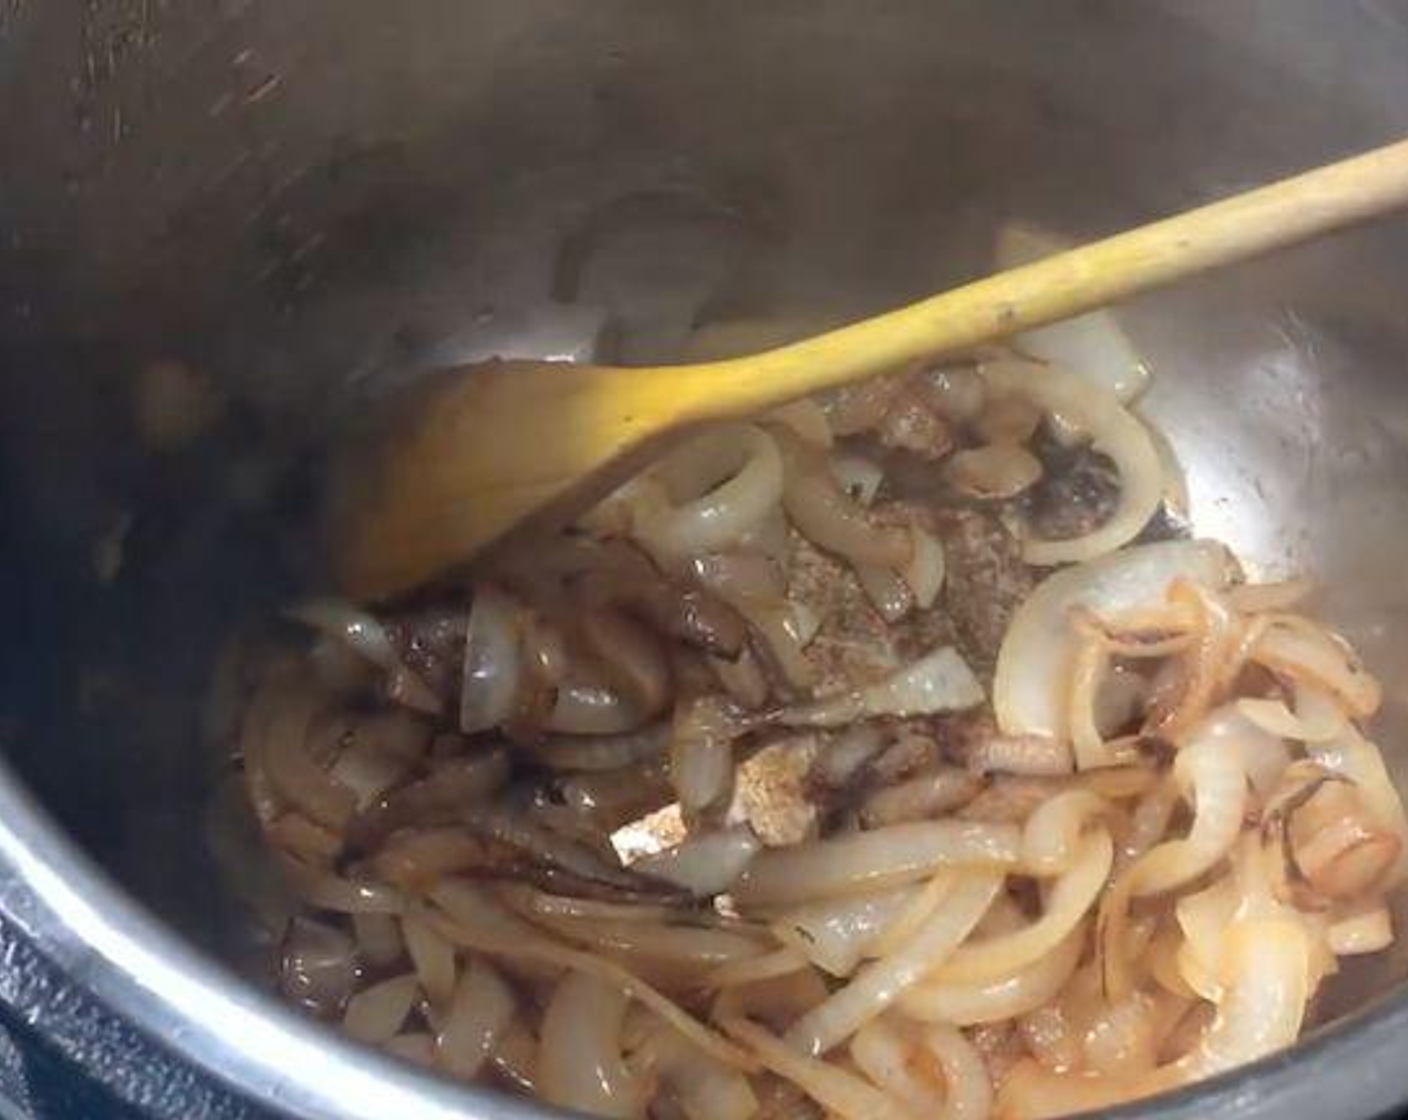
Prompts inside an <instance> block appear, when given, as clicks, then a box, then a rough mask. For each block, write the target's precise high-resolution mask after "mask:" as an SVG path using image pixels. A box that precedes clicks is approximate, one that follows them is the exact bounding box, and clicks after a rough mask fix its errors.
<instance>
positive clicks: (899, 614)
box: [855, 564, 914, 625]
mask: <svg viewBox="0 0 1408 1120" xmlns="http://www.w3.org/2000/svg"><path fill="white" fill-rule="evenodd" d="M855 572H856V578H857V579H858V580H859V581H860V585H861V588H862V589H863V590H864V591H865V594H866V597H867V598H868V599H869V600H870V603H871V605H872V606H873V607H874V608H875V609H876V610H877V611H879V612H880V617H881V618H883V619H884V620H885V621H886V622H888V623H891V624H892V625H893V624H894V623H896V622H898V621H900V619H902V618H904V616H905V615H907V614H909V612H910V611H911V610H913V609H914V595H913V593H912V592H911V591H910V589H909V584H907V583H906V582H905V581H904V579H902V578H901V576H900V574H899V573H898V572H895V571H892V570H891V569H889V568H877V567H875V566H874V565H870V564H862V565H860V566H859V567H857V568H856V570H855Z"/></svg>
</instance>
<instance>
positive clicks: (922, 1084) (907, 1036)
mask: <svg viewBox="0 0 1408 1120" xmlns="http://www.w3.org/2000/svg"><path fill="white" fill-rule="evenodd" d="M904 1026H906V1027H907V1026H908V1024H905V1025H904ZM913 1034H914V1032H913V1031H912V1030H908V1029H902V1027H901V1025H900V1024H899V1023H897V1022H896V1021H895V1020H894V1019H892V1018H890V1017H884V1016H882V1017H880V1018H877V1019H872V1020H870V1022H868V1023H866V1024H865V1026H863V1027H861V1028H860V1030H858V1031H856V1034H855V1037H854V1038H852V1039H851V1045H850V1056H851V1060H852V1061H853V1062H855V1064H856V1068H857V1069H859V1070H860V1071H861V1073H863V1074H865V1076H866V1077H868V1078H870V1080H871V1081H872V1082H874V1083H875V1084H876V1085H877V1086H878V1087H879V1088H881V1089H883V1090H884V1091H885V1092H887V1093H889V1094H890V1095H891V1096H892V1097H894V1098H895V1099H896V1100H899V1101H903V1102H904V1104H905V1106H906V1107H907V1108H908V1110H909V1112H910V1114H911V1115H914V1116H927V1115H938V1114H939V1113H941V1112H942V1111H943V1104H944V1100H943V1094H942V1093H941V1092H940V1091H939V1087H938V1086H937V1085H934V1084H932V1083H929V1082H927V1081H926V1080H925V1078H924V1076H923V1075H922V1074H921V1073H919V1072H917V1071H916V1070H915V1069H914V1064H915V1063H914V1061H913V1058H914V1054H913V1050H914V1047H915V1039H914V1038H913V1037H912V1036H913ZM984 1076H986V1074H985V1075H984Z"/></svg>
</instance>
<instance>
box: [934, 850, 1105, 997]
mask: <svg viewBox="0 0 1408 1120" xmlns="http://www.w3.org/2000/svg"><path fill="white" fill-rule="evenodd" d="M1113 860H1114V845H1113V844H1112V843H1111V842H1110V834H1109V833H1108V832H1106V831H1105V830H1104V829H1103V828H1102V829H1099V830H1098V831H1095V832H1091V833H1090V834H1088V835H1087V836H1086V837H1085V838H1084V839H1083V840H1082V841H1081V844H1080V850H1079V852H1078V853H1077V855H1076V858H1075V861H1074V862H1073V863H1072V864H1071V868H1070V870H1069V871H1067V872H1066V873H1065V874H1063V875H1062V876H1061V877H1060V878H1058V879H1057V880H1056V882H1055V885H1054V886H1053V887H1052V889H1051V894H1050V897H1049V898H1048V899H1047V902H1046V909H1045V911H1044V912H1043V913H1042V915H1041V917H1039V918H1037V919H1036V920H1035V921H1033V922H1031V923H1030V924H1028V925H1026V926H1023V927H1022V928H1021V929H1018V930H1013V931H1012V932H1011V933H1003V934H998V935H997V936H995V937H985V938H983V939H982V940H981V941H971V942H969V943H967V944H965V945H964V946H963V947H962V948H960V949H959V950H958V951H957V952H956V953H954V954H953V956H952V957H951V958H950V959H949V961H948V963H947V964H945V965H943V966H942V967H940V968H939V969H937V970H936V971H934V973H933V976H934V978H935V979H936V980H943V981H945V982H949V983H965V984H974V983H980V982H983V981H990V980H997V979H999V978H1001V977H1002V976H1004V975H1007V974H1010V973H1012V972H1015V971H1016V970H1017V969H1019V968H1024V967H1026V966H1027V965H1029V964H1031V963H1032V961H1035V960H1039V959H1040V958H1042V957H1043V956H1045V955H1046V954H1048V953H1050V952H1051V951H1052V950H1053V949H1055V948H1056V946H1057V945H1059V944H1060V943H1061V942H1062V941H1064V940H1065V939H1066V938H1067V937H1068V936H1069V935H1070V932H1071V930H1073V929H1075V927H1076V926H1077V925H1078V924H1079V923H1080V921H1081V919H1082V918H1084V917H1085V915H1086V914H1087V913H1088V912H1089V911H1090V909H1091V907H1092V906H1094V905H1095V901H1096V899H1097V898H1098V897H1099V896H1100V892H1101V891H1102V890H1103V889H1104V887H1105V880H1106V878H1107V877H1108V875H1109V873H1110V865H1111V863H1112V862H1113Z"/></svg>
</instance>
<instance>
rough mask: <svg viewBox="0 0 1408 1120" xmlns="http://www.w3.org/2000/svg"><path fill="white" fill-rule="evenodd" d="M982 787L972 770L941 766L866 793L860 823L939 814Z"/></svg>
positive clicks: (875, 824) (970, 797) (874, 825)
mask: <svg viewBox="0 0 1408 1120" xmlns="http://www.w3.org/2000/svg"><path fill="white" fill-rule="evenodd" d="M982 788H983V780H982V779H981V778H980V777H978V776H977V775H976V774H974V773H972V772H971V771H968V770H963V769H960V768H959V767H957V766H941V767H939V768H937V769H935V770H932V771H930V772H929V773H927V774H920V775H919V776H918V777H916V778H910V779H909V780H908V781H905V782H900V783H899V784H898V785H893V786H886V787H885V788H883V789H878V790H876V791H875V792H874V793H872V794H870V795H869V796H867V797H866V799H865V800H864V801H863V802H862V803H861V807H860V819H861V823H862V824H864V825H865V826H866V827H867V828H878V827H881V826H883V825H887V824H899V823H900V822H902V821H914V820H925V819H928V818H930V817H937V816H941V815H942V814H944V813H949V812H952V811H953V810H954V809H957V808H960V807H961V806H963V805H966V804H967V803H968V802H969V801H972V800H973V798H974V797H976V796H977V795H978V791H979V790H981V789H982Z"/></svg>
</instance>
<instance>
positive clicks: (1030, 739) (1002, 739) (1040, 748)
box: [965, 735, 1075, 778]
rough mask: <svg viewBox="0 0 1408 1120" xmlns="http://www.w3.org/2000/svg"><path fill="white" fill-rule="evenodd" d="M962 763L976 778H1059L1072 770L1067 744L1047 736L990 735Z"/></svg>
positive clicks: (1069, 750)
mask: <svg viewBox="0 0 1408 1120" xmlns="http://www.w3.org/2000/svg"><path fill="white" fill-rule="evenodd" d="M965 761H966V762H967V765H968V769H969V770H971V771H973V772H974V773H975V774H991V773H994V772H996V773H1002V774H1019V775H1023V776H1025V777H1030V778H1059V777H1062V776H1063V775H1066V774H1070V773H1072V772H1073V771H1074V770H1075V764H1074V762H1073V761H1072V759H1071V747H1070V744H1069V743H1066V742H1064V741H1063V740H1061V739H1057V738H1054V737H1053V736H1050V735H989V736H986V737H985V738H983V739H981V740H980V741H979V742H978V743H977V745H976V746H974V747H973V749H972V750H971V751H969V753H968V757H967V759H966V760H965Z"/></svg>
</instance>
